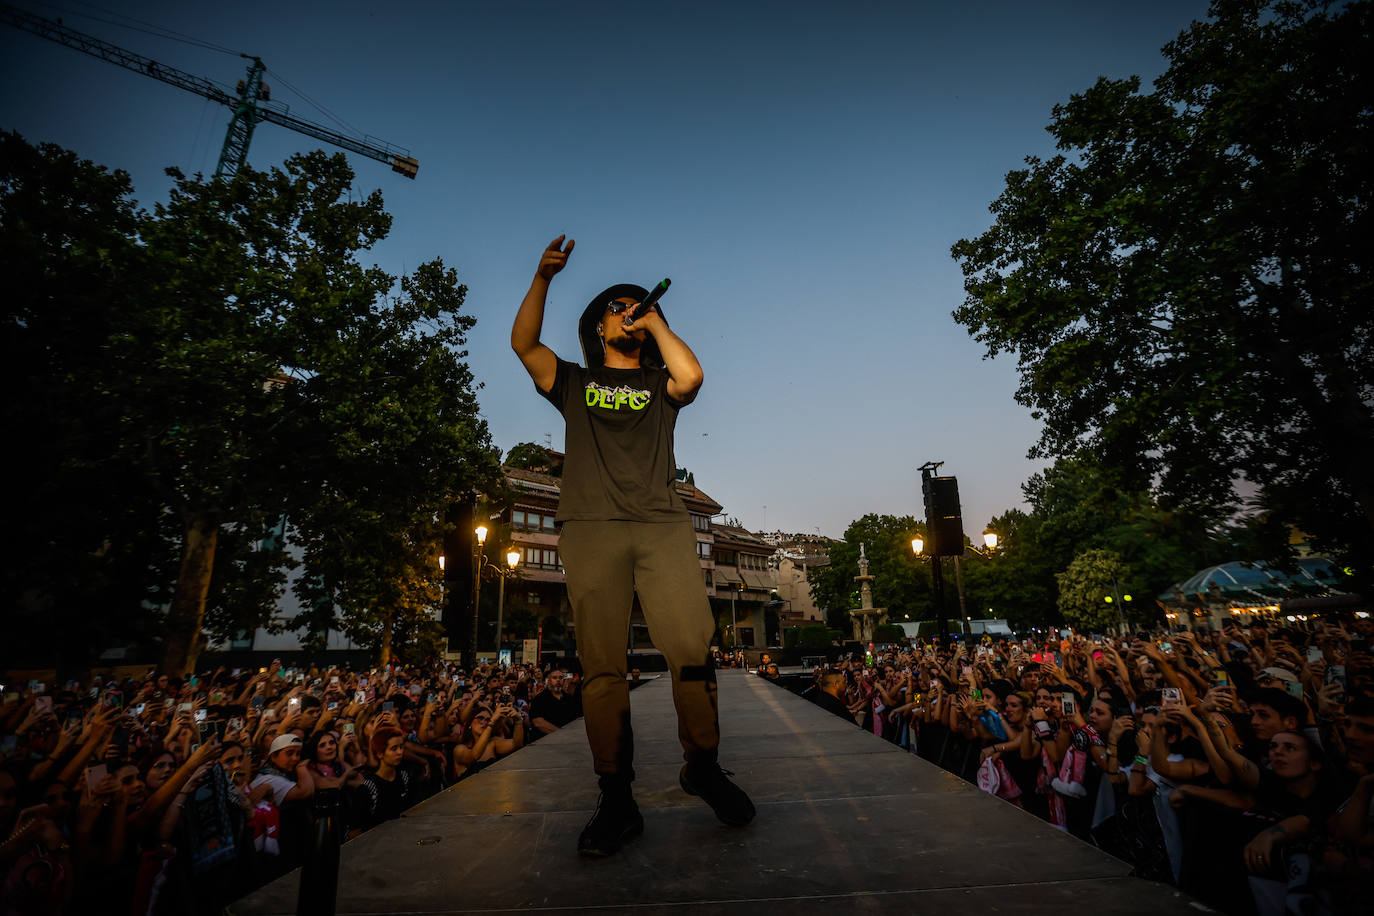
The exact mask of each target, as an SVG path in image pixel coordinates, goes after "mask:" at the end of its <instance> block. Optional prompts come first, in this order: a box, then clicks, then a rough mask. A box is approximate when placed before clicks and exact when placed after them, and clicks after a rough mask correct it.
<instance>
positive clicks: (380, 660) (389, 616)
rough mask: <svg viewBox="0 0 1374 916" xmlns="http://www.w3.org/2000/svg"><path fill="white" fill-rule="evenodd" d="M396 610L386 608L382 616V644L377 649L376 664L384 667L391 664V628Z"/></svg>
mask: <svg viewBox="0 0 1374 916" xmlns="http://www.w3.org/2000/svg"><path fill="white" fill-rule="evenodd" d="M395 620H396V611H395V610H394V609H392V610H388V611H387V612H386V613H385V614H384V615H383V618H382V644H381V646H380V648H378V650H377V664H378V665H380V666H381V667H383V668H385V667H386V666H387V665H389V664H391V628H392V627H393V626H394V625H395Z"/></svg>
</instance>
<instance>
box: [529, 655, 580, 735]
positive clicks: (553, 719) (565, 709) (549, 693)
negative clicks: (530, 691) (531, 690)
mask: <svg viewBox="0 0 1374 916" xmlns="http://www.w3.org/2000/svg"><path fill="white" fill-rule="evenodd" d="M566 677H567V675H566V674H565V673H564V672H563V671H561V670H559V669H557V668H555V669H554V670H553V671H550V672H549V676H548V679H547V680H546V681H545V683H544V689H543V690H542V691H540V692H539V694H538V695H537V696H535V698H534V701H533V702H532V703H530V722H531V724H533V725H534V728H533V729H532V731H533V733H534V736H535V737H537V736H539V735H552V734H553V733H554V732H556V731H558V730H559V729H560V728H562V727H563V726H565V725H567V724H568V723H569V722H571V721H573V720H574V719H576V718H577V703H576V701H574V700H573V698H572V697H570V696H568V695H567V694H566V693H564V692H563V682H564V680H565V678H566Z"/></svg>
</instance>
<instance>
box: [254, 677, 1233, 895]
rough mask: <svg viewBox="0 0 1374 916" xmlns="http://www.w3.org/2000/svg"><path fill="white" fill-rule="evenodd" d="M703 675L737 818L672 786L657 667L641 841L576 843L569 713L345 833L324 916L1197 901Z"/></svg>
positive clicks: (726, 680)
mask: <svg viewBox="0 0 1374 916" xmlns="http://www.w3.org/2000/svg"><path fill="white" fill-rule="evenodd" d="M719 677H720V720H721V731H722V738H721V762H722V764H724V766H725V767H726V768H727V769H730V770H733V771H734V772H735V781H736V782H737V783H739V785H740V786H742V787H743V788H744V789H745V790H746V791H747V792H748V793H749V794H750V796H751V797H752V798H753V799H754V802H755V804H756V805H757V806H758V818H757V819H756V820H755V821H754V823H752V824H751V825H749V826H748V827H744V828H730V827H726V826H724V825H722V824H720V823H719V822H717V821H716V819H715V816H714V815H713V814H712V813H711V809H710V808H708V807H707V806H706V805H705V804H704V803H703V802H701V801H700V800H699V799H696V798H692V797H690V796H688V795H686V794H684V793H683V792H682V790H681V789H680V788H679V787H678V783H677V777H678V768H679V767H680V766H681V748H680V746H679V744H678V741H677V724H676V717H675V715H674V713H673V702H672V693H671V689H670V685H669V683H668V679H667V677H666V676H665V677H662V678H659V679H657V680H656V681H654V682H652V683H648V684H644V685H643V686H641V687H639V688H638V689H637V690H634V691H633V692H632V693H631V694H630V697H631V702H632V706H633V711H634V712H633V715H634V728H635V736H636V746H637V747H636V752H637V757H636V762H635V769H636V772H637V775H638V779H637V781H636V783H635V787H636V798H637V799H638V801H639V806H640V809H641V810H642V811H643V813H644V835H643V836H642V837H639V838H638V839H636V840H633V841H631V843H630V844H629V845H628V846H627V847H626V848H625V849H624V850H623V851H622V852H621V853H620V854H619V855H616V856H613V857H611V858H609V859H602V860H586V859H582V858H581V857H579V856H578V855H577V851H576V844H577V835H578V833H579V832H580V831H581V829H582V827H583V825H584V824H585V823H586V822H587V819H588V818H589V817H590V816H591V812H592V809H593V808H594V807H595V806H596V799H597V791H596V781H595V778H594V777H593V775H592V772H591V757H590V753H589V751H588V749H587V742H586V735H585V733H584V732H583V730H582V723H581V721H580V720H579V721H578V722H575V723H574V724H573V725H572V726H570V727H569V728H566V729H564V730H562V731H560V732H557V733H555V734H553V735H551V736H548V737H546V738H543V739H542V740H540V741H538V742H536V743H535V744H533V745H531V746H530V747H527V748H523V749H521V750H520V751H518V752H516V753H515V754H513V755H512V756H510V757H509V758H507V759H506V760H504V761H501V762H500V763H498V764H496V765H495V766H493V767H491V768H490V769H487V770H485V771H484V772H482V773H479V774H477V775H475V776H474V777H472V778H471V779H468V780H465V781H463V782H461V783H459V784H458V785H456V786H453V787H452V788H450V789H448V790H447V791H445V792H442V793H440V794H439V795H436V796H435V797H433V798H431V799H430V800H428V801H426V802H424V803H423V804H421V805H418V806H416V807H415V808H412V809H411V810H410V811H409V812H408V813H407V814H406V816H404V817H402V818H401V819H400V820H397V821H393V822H391V823H388V824H384V825H382V826H381V827H378V828H376V829H374V830H371V831H369V832H367V833H365V834H363V835H362V836H360V837H359V838H357V839H356V840H353V841H352V842H350V843H347V844H345V846H344V848H343V854H342V865H341V868H340V872H341V878H340V881H339V900H338V912H339V913H347V914H363V913H482V912H500V911H508V910H539V911H555V912H557V911H568V912H572V911H578V912H595V913H621V912H624V913H629V912H633V913H636V914H649V913H670V912H671V913H673V914H691V913H703V914H704V913H711V914H736V913H738V914H744V913H750V914H758V913H772V912H780V911H785V912H789V913H793V912H795V913H811V912H816V913H819V912H823V911H825V912H837V910H835V909H834V908H835V907H837V906H838V907H843V910H842V911H843V912H845V913H850V912H864V913H909V912H946V913H950V914H962V913H970V914H984V913H1062V912H1066V911H1068V910H1069V908H1071V907H1082V906H1088V907H1091V908H1092V909H1093V910H1095V911H1097V912H1104V913H1112V914H1134V913H1139V914H1142V916H1144V914H1149V916H1166V914H1170V913H1179V914H1182V913H1199V912H1211V911H1210V910H1208V909H1207V908H1205V907H1203V906H1202V905H1201V904H1198V903H1196V902H1195V901H1193V900H1192V899H1191V898H1189V897H1187V896H1185V895H1183V894H1181V893H1179V892H1177V891H1175V890H1173V889H1172V888H1169V887H1165V886H1163V885H1159V884H1154V883H1152V882H1147V881H1142V880H1139V879H1135V878H1131V877H1128V876H1127V872H1128V868H1127V866H1126V865H1125V864H1124V863H1122V862H1120V861H1118V860H1117V859H1114V858H1112V857H1111V856H1108V855H1107V854H1106V853H1103V852H1100V851H1098V850H1097V849H1095V848H1093V847H1092V846H1089V845H1087V844H1085V843H1081V842H1079V841H1078V840H1076V839H1074V838H1073V837H1070V836H1067V835H1066V834H1063V833H1060V832H1059V831H1058V830H1056V829H1054V828H1053V827H1051V826H1050V825H1048V824H1046V823H1043V822H1041V821H1039V820H1038V819H1036V818H1034V817H1032V816H1031V815H1028V814H1025V813H1024V812H1022V811H1020V810H1019V809H1016V808H1014V807H1012V806H1011V805H1009V804H1006V803H1005V802H1002V801H999V800H998V799H995V798H992V797H991V796H988V795H986V794H984V793H983V792H980V791H979V790H978V789H977V788H975V787H974V786H971V785H969V784H967V783H965V782H963V781H962V780H960V779H958V778H957V777H955V776H952V775H949V774H948V773H945V772H944V771H942V770H940V769H939V768H937V767H935V766H932V765H931V764H928V763H926V762H925V761H923V760H920V759H919V758H917V757H915V756H914V755H911V754H908V753H906V752H905V751H903V750H902V749H900V748H898V747H895V746H894V745H891V744H888V743H887V742H885V741H883V740H882V739H880V738H877V737H875V736H874V735H872V734H869V733H866V732H864V731H861V730H860V729H858V728H856V727H855V726H853V725H850V724H847V723H845V722H844V721H842V720H840V719H838V718H836V717H834V716H832V715H830V714H829V713H826V712H824V711H823V710H821V709H819V708H818V707H816V706H814V705H812V704H811V703H809V702H807V701H805V700H803V699H801V698H800V697H797V696H795V695H793V694H791V693H788V692H787V691H786V690H783V689H781V688H779V687H776V686H774V685H772V684H769V683H767V682H766V681H764V680H762V679H760V678H757V677H754V676H752V675H749V674H746V673H744V672H742V671H734V670H726V671H721V672H719ZM296 892H297V875H296V874H291V875H288V876H286V877H285V878H283V879H281V880H280V881H277V882H275V883H274V884H270V885H268V886H266V887H264V888H262V889H260V890H258V891H257V892H255V893H253V894H250V895H249V896H248V897H245V898H244V899H243V900H241V901H239V902H237V903H236V904H234V905H233V906H232V907H231V911H232V912H233V913H235V914H285V913H294V912H295V905H296Z"/></svg>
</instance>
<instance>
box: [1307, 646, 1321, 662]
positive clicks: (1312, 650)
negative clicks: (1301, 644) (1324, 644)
mask: <svg viewBox="0 0 1374 916" xmlns="http://www.w3.org/2000/svg"><path fill="white" fill-rule="evenodd" d="M1321 660H1322V650H1321V646H1308V647H1307V663H1308V664H1309V665H1311V664H1313V663H1314V662H1319V661H1321Z"/></svg>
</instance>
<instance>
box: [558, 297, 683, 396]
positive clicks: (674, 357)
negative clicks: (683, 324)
mask: <svg viewBox="0 0 1374 916" xmlns="http://www.w3.org/2000/svg"><path fill="white" fill-rule="evenodd" d="M639 327H643V328H645V329H646V330H648V332H649V333H650V334H652V335H653V337H654V343H656V344H658V351H659V352H660V353H662V354H663V367H664V368H665V369H667V370H668V397H670V398H672V399H673V400H674V401H681V402H682V403H683V404H690V403H691V402H692V400H693V399H694V398H695V397H696V396H697V392H698V391H700V390H701V383H702V381H703V380H704V378H705V376H704V374H703V373H702V371H701V363H699V362H697V355H696V354H695V353H693V352H692V348H691V347H689V346H687V344H686V343H684V342H683V340H682V338H681V337H678V336H677V335H676V334H674V333H673V332H672V330H671V329H670V328H669V327H668V322H666V321H664V320H663V316H662V315H660V314H659V313H658V312H650V313H649V314H647V315H645V316H643V317H641V318H639V319H637V320H636V321H635V322H634V323H633V324H631V325H628V326H627V327H626V328H625V330H627V331H633V330H635V329H636V328H639ZM550 384H552V383H550Z"/></svg>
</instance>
